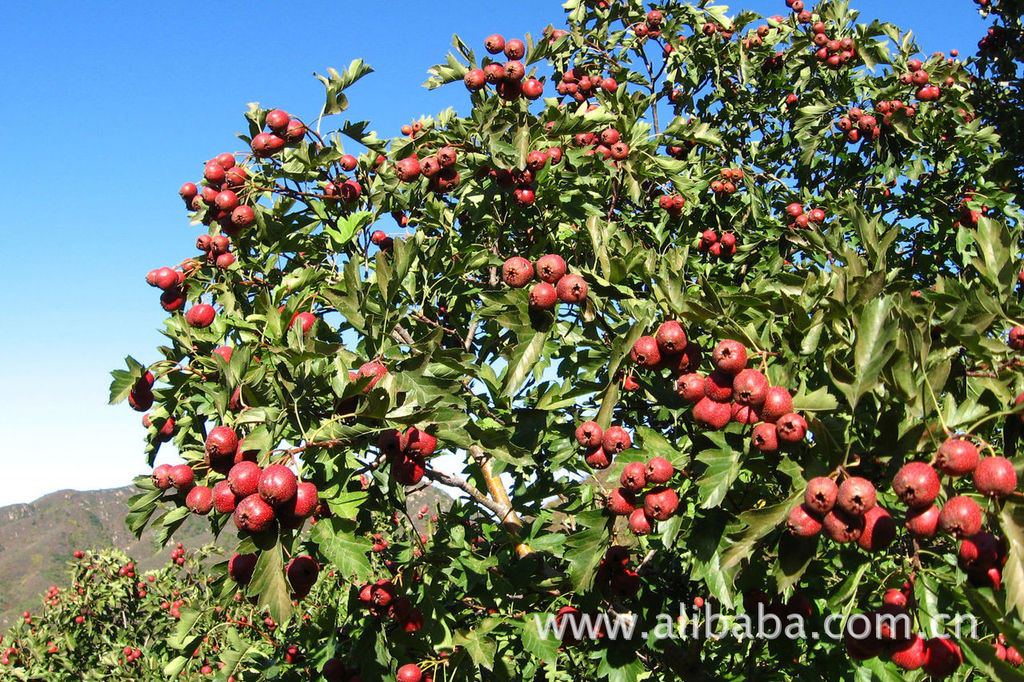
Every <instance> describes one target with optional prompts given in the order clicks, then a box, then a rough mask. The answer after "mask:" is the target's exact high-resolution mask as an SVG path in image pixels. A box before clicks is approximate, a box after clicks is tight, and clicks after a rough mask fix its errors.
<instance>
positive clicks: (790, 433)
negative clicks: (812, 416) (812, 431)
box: [775, 412, 807, 443]
mask: <svg viewBox="0 0 1024 682" xmlns="http://www.w3.org/2000/svg"><path fill="white" fill-rule="evenodd" d="M775 429H776V432H777V433H778V436H779V440H781V441H783V442H785V443H799V442H800V441H802V440H803V439H804V436H806V435H807V422H806V420H804V418H803V417H801V416H800V415H798V414H796V413H794V412H790V413H789V414H784V415H782V416H781V417H779V420H778V421H777V422H775Z"/></svg>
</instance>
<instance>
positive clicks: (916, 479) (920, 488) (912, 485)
mask: <svg viewBox="0 0 1024 682" xmlns="http://www.w3.org/2000/svg"><path fill="white" fill-rule="evenodd" d="M939 487H940V484H939V474H938V473H937V472H936V471H935V469H934V468H932V467H931V466H929V465H928V464H926V463H925V462H908V463H906V464H904V465H903V466H902V467H901V468H900V470H899V471H897V472H896V476H895V477H894V478H893V480H892V489H893V492H895V493H896V495H897V496H898V497H899V498H900V500H902V501H903V504H905V505H907V506H908V507H910V508H911V509H921V508H924V507H930V506H931V504H932V502H934V501H935V498H936V497H938V496H939Z"/></svg>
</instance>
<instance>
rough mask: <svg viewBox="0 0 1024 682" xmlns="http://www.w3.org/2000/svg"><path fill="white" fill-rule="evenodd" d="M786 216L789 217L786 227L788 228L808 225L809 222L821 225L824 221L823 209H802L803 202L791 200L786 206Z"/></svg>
mask: <svg viewBox="0 0 1024 682" xmlns="http://www.w3.org/2000/svg"><path fill="white" fill-rule="evenodd" d="M786 217H787V218H789V223H787V224H786V227H788V228H789V229H791V230H792V229H795V228H803V227H808V226H809V225H810V224H811V223H814V224H815V225H821V224H823V223H824V222H825V217H826V216H825V211H823V210H822V209H820V208H812V209H810V210H809V211H805V210H804V206H803V204H799V203H797V202H793V203H791V204H789V205H788V206H786Z"/></svg>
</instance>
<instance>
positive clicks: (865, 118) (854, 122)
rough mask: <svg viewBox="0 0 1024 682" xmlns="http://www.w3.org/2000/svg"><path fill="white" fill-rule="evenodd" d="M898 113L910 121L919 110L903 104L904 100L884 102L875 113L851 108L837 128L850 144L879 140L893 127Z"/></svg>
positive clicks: (839, 121) (876, 108)
mask: <svg viewBox="0 0 1024 682" xmlns="http://www.w3.org/2000/svg"><path fill="white" fill-rule="evenodd" d="M898 111H902V112H903V115H904V116H906V117H907V118H908V119H911V118H913V117H914V116H915V115H916V114H917V110H916V109H915V108H914V107H912V106H908V105H906V104H904V103H903V101H902V100H898V99H895V100H883V101H881V102H879V103H878V104H876V105H875V111H874V113H867V112H865V111H864V110H863V109H861V108H860V107H851V108H850V110H849V111H848V112H847V114H846V116H842V117H840V119H839V120H838V121H836V128H838V129H839V132H840V133H841V134H843V135H845V136H846V141H847V142H849V143H850V144H855V143H857V142H860V141H861V140H862V139H864V140H868V141H874V140H877V139H878V138H879V137H880V136H881V135H882V133H883V132H885V130H886V129H887V128H890V127H892V116H893V114H895V113H896V112H898Z"/></svg>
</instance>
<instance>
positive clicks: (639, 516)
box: [629, 507, 654, 535]
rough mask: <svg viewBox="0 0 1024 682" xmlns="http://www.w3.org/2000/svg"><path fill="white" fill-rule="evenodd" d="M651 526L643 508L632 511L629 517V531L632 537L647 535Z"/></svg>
mask: <svg viewBox="0 0 1024 682" xmlns="http://www.w3.org/2000/svg"><path fill="white" fill-rule="evenodd" d="M653 525H654V524H653V523H651V518H650V517H649V516H647V513H646V512H644V508H643V507H640V508H639V509H635V510H633V512H632V513H631V514H630V515H629V530H630V531H631V532H632V533H633V535H649V534H650V532H651V529H652V527H653Z"/></svg>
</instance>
